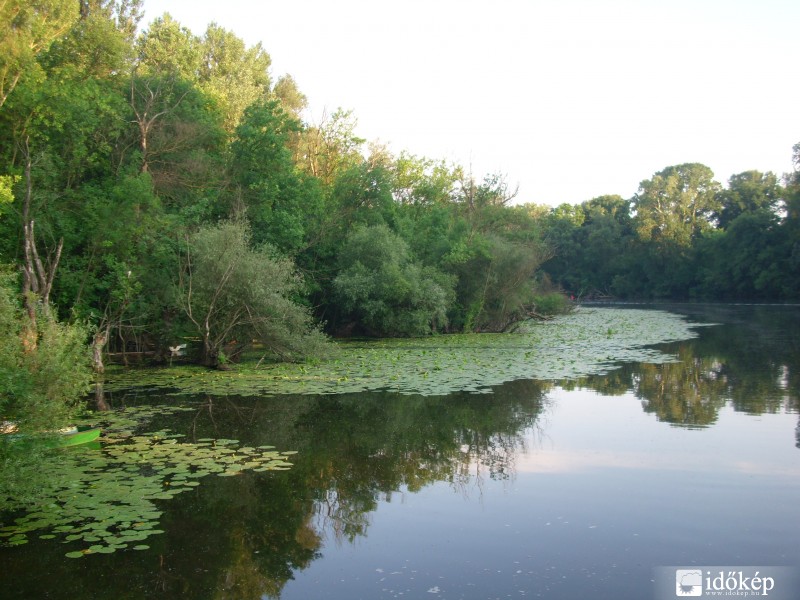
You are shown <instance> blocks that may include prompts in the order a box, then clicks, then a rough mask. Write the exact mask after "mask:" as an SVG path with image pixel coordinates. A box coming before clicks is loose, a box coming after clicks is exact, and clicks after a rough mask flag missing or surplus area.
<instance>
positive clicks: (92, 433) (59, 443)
mask: <svg viewBox="0 0 800 600" xmlns="http://www.w3.org/2000/svg"><path fill="white" fill-rule="evenodd" d="M99 437H100V428H99V427H92V426H90V425H82V426H79V427H67V428H65V429H61V430H59V432H58V435H57V436H52V437H48V438H46V439H45V441H44V445H45V446H46V447H48V448H64V447H66V446H80V445H81V444H87V443H89V442H93V441H94V440H96V439H97V438H99Z"/></svg>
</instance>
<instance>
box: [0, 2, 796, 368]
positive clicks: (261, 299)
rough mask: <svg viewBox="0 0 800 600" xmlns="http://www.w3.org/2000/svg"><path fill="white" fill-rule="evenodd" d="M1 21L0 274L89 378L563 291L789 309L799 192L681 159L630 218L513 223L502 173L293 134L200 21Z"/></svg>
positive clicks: (136, 14) (68, 6)
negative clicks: (81, 334)
mask: <svg viewBox="0 0 800 600" xmlns="http://www.w3.org/2000/svg"><path fill="white" fill-rule="evenodd" d="M0 12H2V14H1V15H0V17H2V22H3V24H2V25H0V36H2V37H0V261H2V262H4V263H7V264H10V265H13V266H14V268H15V270H16V271H17V272H19V273H20V281H19V286H20V287H19V289H20V290H21V291H22V292H23V294H22V302H23V307H24V308H25V313H27V314H28V315H29V317H30V318H35V316H36V314H37V311H41V309H42V307H44V308H45V309H47V307H49V306H53V307H54V312H55V313H56V314H57V316H58V318H60V319H61V320H66V321H69V322H74V323H88V324H89V325H90V327H91V328H92V330H93V331H94V334H93V339H94V346H95V351H96V359H97V361H96V362H97V363H98V364H99V362H100V359H101V356H102V353H103V352H104V351H109V350H110V351H114V352H120V353H128V352H130V353H133V352H141V351H147V352H152V353H155V355H156V356H158V357H161V358H167V357H168V356H169V354H170V352H172V353H174V352H175V348H177V347H178V345H179V343H180V342H183V341H185V340H187V339H194V340H197V341H198V342H199V344H198V345H199V347H200V359H201V360H202V362H204V363H205V364H208V365H210V366H219V365H222V364H224V362H225V361H226V360H227V359H229V358H232V357H234V356H235V355H237V354H238V353H239V352H241V351H242V350H243V349H244V348H246V347H247V346H248V345H249V344H250V343H251V342H252V341H253V340H258V341H260V342H261V343H262V345H263V347H264V348H266V349H268V350H270V351H272V352H273V353H274V355H275V356H277V357H279V358H281V359H292V358H295V357H301V356H305V355H308V354H315V353H318V352H322V351H324V347H325V336H324V335H323V333H328V334H337V335H383V336H387V335H390V336H396V335H421V334H426V333H431V332H453V331H504V330H508V329H509V328H512V327H513V326H514V324H515V323H517V322H519V321H520V320H522V319H525V318H527V317H529V316H531V315H538V314H542V313H549V312H553V311H557V310H559V309H561V308H563V306H564V305H563V303H562V302H561V301H560V300H559V298H560V295H558V294H557V293H556V292H558V291H559V290H560V289H563V290H565V291H566V292H567V293H571V294H574V295H575V296H579V297H585V296H587V295H598V294H602V295H612V296H615V297H619V298H633V297H659V298H677V297H680V298H685V297H693V298H714V299H721V298H730V299H732V298H736V299H739V298H748V299H776V300H782V299H794V298H796V297H797V294H798V285H800V283H799V278H798V276H797V275H798V261H800V246H799V245H798V240H800V237H798V227H797V223H798V209H799V208H800V193H798V189H799V188H800V182H798V180H797V177H796V174H795V176H794V178H793V179H792V178H788V179H787V180H785V181H779V180H778V178H777V177H776V176H775V175H773V174H771V173H767V174H762V173H757V172H747V173H742V174H741V175H737V176H735V177H733V178H731V180H730V182H729V186H728V188H722V187H721V186H720V185H719V184H717V183H716V182H714V180H713V174H712V173H711V171H710V170H709V169H708V168H707V167H704V166H702V165H697V164H687V165H679V166H675V167H669V168H667V169H665V170H664V171H662V172H660V173H657V174H656V175H654V176H653V178H652V179H650V180H647V181H644V182H642V184H641V188H640V192H639V193H638V194H637V195H636V196H635V197H634V198H632V199H629V200H625V199H622V198H620V197H616V196H613V197H601V198H596V199H594V200H591V201H589V202H586V203H584V204H582V205H580V206H568V205H562V206H560V207H558V208H555V209H551V208H549V207H543V206H535V205H530V204H527V205H526V204H518V203H516V204H515V202H519V201H521V200H524V199H522V198H516V199H515V196H516V192H515V191H514V190H512V189H509V187H508V185H507V183H506V181H505V180H504V178H503V177H501V176H497V175H488V176H481V177H477V178H476V177H475V176H473V174H472V173H470V172H469V171H468V170H466V169H465V168H464V167H462V166H460V165H455V164H451V163H449V162H447V161H444V160H434V159H428V158H423V157H418V156H414V155H411V154H408V153H405V152H402V153H400V154H399V155H395V154H392V153H390V152H389V151H388V150H387V149H386V148H385V147H381V146H378V145H369V144H367V143H366V141H365V140H363V139H360V138H359V137H358V136H357V135H356V133H355V131H356V120H355V117H354V115H353V114H351V113H350V112H348V111H344V110H336V111H334V112H332V113H330V114H326V115H324V116H323V117H322V118H321V119H319V121H318V122H315V123H309V122H305V121H304V120H303V115H304V114H305V108H306V98H305V97H304V95H303V94H302V92H301V91H300V90H299V89H298V87H297V85H296V84H295V82H294V80H293V79H292V78H291V76H288V75H286V76H283V77H281V78H279V79H277V80H273V78H272V76H271V75H270V57H269V55H268V54H267V52H266V51H265V50H264V49H263V48H262V47H261V46H260V45H256V46H253V47H247V45H246V44H245V43H244V42H243V41H242V40H241V39H240V38H238V37H237V36H236V35H235V34H234V33H232V32H229V31H226V30H225V29H223V28H221V27H219V26H217V25H214V24H212V25H209V27H208V29H207V30H206V32H205V34H204V35H202V36H196V35H194V34H193V33H191V32H190V31H189V30H188V29H187V28H185V27H182V26H181V25H180V24H179V23H177V22H176V21H175V20H173V19H172V18H171V17H170V16H169V15H164V16H163V17H161V18H159V19H156V20H155V21H154V22H153V23H152V24H151V25H150V27H149V28H148V29H147V30H144V31H141V32H139V31H138V24H139V20H140V17H141V2H140V1H138V0H133V1H131V0H125V1H123V0H87V1H82V2H77V1H74V0H70V1H66V0H49V1H42V2H36V3H29V2H22V1H19V0H15V1H11V2H6V3H5V4H4V5H3V7H2V8H0ZM6 13H8V14H6ZM796 157H797V154H796ZM512 200H514V202H512ZM45 312H47V310H45ZM29 342H30V343H33V342H35V340H29ZM170 348H173V350H172V351H170Z"/></svg>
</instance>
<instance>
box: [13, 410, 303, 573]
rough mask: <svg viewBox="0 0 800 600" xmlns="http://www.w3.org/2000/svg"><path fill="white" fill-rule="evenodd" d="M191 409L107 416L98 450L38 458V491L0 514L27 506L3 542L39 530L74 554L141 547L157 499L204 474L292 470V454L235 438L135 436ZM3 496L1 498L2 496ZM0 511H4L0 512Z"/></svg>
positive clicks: (156, 513)
mask: <svg viewBox="0 0 800 600" xmlns="http://www.w3.org/2000/svg"><path fill="white" fill-rule="evenodd" d="M185 410H188V411H191V410H194V409H193V408H190V407H176V406H168V407H153V406H145V407H139V408H129V409H126V410H125V411H118V412H112V413H109V414H108V415H107V416H106V417H104V418H105V419H106V423H105V427H104V432H105V434H104V435H105V437H104V438H103V443H102V446H101V447H99V448H98V447H88V448H87V447H76V448H73V449H70V450H67V451H60V452H54V453H50V455H49V457H47V458H44V459H43V460H41V462H40V464H39V469H38V476H39V477H40V478H41V481H40V485H41V490H40V494H39V497H38V499H37V500H36V502H35V505H34V506H33V507H32V508H31V507H29V506H22V505H19V504H15V502H14V500H13V499H6V500H5V503H0V511H5V514H12V511H21V510H24V511H25V514H23V515H22V516H19V517H17V518H16V519H14V520H13V522H12V523H10V524H6V525H4V526H0V544H4V545H9V546H17V545H21V544H25V543H27V542H28V540H29V537H30V536H31V535H33V534H34V533H35V532H39V538H40V539H55V538H62V539H63V542H64V543H66V544H69V545H70V546H71V547H75V546H79V547H78V548H77V549H74V550H70V551H69V552H67V553H66V556H67V557H70V558H78V557H81V556H85V555H87V554H109V553H112V552H115V551H117V550H122V549H126V548H127V549H133V550H144V549H147V548H148V547H149V546H147V545H146V544H143V543H142V542H144V541H145V540H147V538H149V537H150V536H152V535H156V534H160V533H163V531H162V530H161V529H159V528H158V523H159V518H160V517H161V514H162V511H161V510H160V508H159V501H162V500H169V499H171V498H173V497H174V496H176V495H178V494H181V493H184V492H188V491H190V490H192V489H194V488H195V487H197V486H198V485H200V480H201V479H202V478H204V477H206V476H209V475H212V474H215V475H218V476H235V475H238V474H241V473H243V472H245V471H254V472H264V471H278V470H286V469H289V468H290V467H291V466H292V464H291V463H290V462H288V461H287V458H288V457H289V456H290V455H291V454H293V452H278V451H277V450H275V448H274V447H272V446H259V447H257V448H253V447H247V446H241V445H240V444H239V442H238V441H237V440H230V439H214V438H202V439H199V440H197V441H196V442H188V441H185V440H183V437H184V436H183V435H182V434H175V433H171V432H170V431H168V430H161V431H154V432H148V433H137V432H136V430H137V429H138V428H139V427H140V426H141V425H142V423H143V422H145V421H146V420H148V419H149V418H150V417H152V416H154V415H157V414H169V413H174V412H179V411H185ZM0 500H2V499H0ZM0 514H2V512H0Z"/></svg>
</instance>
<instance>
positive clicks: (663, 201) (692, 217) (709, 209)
mask: <svg viewBox="0 0 800 600" xmlns="http://www.w3.org/2000/svg"><path fill="white" fill-rule="evenodd" d="M719 189H720V186H719V184H718V183H717V182H716V181H714V173H713V172H712V171H711V169H709V168H708V167H706V166H705V165H701V164H698V163H686V164H682V165H676V166H673V167H667V168H666V169H664V170H662V171H659V172H658V173H656V174H655V175H653V177H652V178H651V179H647V180H645V181H642V182H641V183H640V184H639V192H638V193H637V194H636V195H635V196H634V198H633V211H634V213H635V215H636V217H635V227H636V230H637V233H638V234H639V237H640V238H641V239H642V240H644V241H652V242H654V243H655V244H658V245H659V246H660V247H661V248H662V249H663V248H665V247H667V246H673V247H678V248H688V247H690V246H691V244H692V242H693V241H694V240H695V239H696V238H697V236H699V235H700V234H701V233H702V232H703V231H708V230H709V229H711V227H712V220H713V216H714V214H715V212H716V211H717V210H718V206H719V201H718V197H717V193H718V192H719Z"/></svg>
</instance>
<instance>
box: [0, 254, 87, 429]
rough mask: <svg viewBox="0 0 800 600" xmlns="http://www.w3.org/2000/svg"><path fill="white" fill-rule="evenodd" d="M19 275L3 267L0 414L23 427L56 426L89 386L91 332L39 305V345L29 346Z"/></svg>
mask: <svg viewBox="0 0 800 600" xmlns="http://www.w3.org/2000/svg"><path fill="white" fill-rule="evenodd" d="M15 279H16V278H15V277H14V275H12V274H11V273H10V271H9V269H6V268H4V269H2V271H0V416H2V418H3V419H10V420H13V421H15V422H16V423H17V424H18V426H19V428H20V430H22V431H27V432H41V431H45V430H52V429H54V428H55V429H57V428H59V427H63V426H64V425H66V424H67V420H68V419H69V418H70V417H71V416H72V415H73V414H74V412H75V409H76V407H77V404H78V402H79V400H80V399H81V398H82V397H83V395H84V394H85V393H86V392H87V391H88V389H89V382H90V381H91V370H90V368H89V356H88V352H87V349H86V343H85V341H86V335H87V332H86V331H85V330H84V329H83V328H82V327H80V326H76V325H66V324H63V323H60V322H58V321H57V320H56V319H55V317H54V316H53V314H52V313H45V312H43V311H42V310H41V308H39V309H38V310H39V315H38V317H39V318H38V319H37V320H36V322H35V328H36V330H35V334H36V337H37V339H38V340H39V341H40V343H38V344H37V345H36V347H35V348H30V347H29V346H28V344H27V343H26V341H25V339H24V337H25V336H26V335H27V331H28V329H29V328H30V327H31V324H30V322H29V321H28V314H27V312H26V311H23V310H21V309H20V306H19V304H18V301H17V298H18V294H17V292H16V289H17V282H16V281H15Z"/></svg>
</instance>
